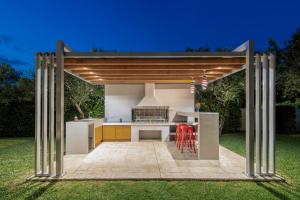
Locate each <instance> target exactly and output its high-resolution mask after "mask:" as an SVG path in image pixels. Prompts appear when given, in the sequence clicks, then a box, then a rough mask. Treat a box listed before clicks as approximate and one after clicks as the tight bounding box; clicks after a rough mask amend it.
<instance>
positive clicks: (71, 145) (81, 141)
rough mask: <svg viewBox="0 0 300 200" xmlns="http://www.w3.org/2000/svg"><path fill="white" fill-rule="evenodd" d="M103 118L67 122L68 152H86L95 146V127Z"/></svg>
mask: <svg viewBox="0 0 300 200" xmlns="http://www.w3.org/2000/svg"><path fill="white" fill-rule="evenodd" d="M102 122H103V120H102V119H82V120H77V121H70V122H66V154H86V153H88V152H90V151H91V150H92V149H93V148H95V128H96V127H97V126H100V125H101V123H102Z"/></svg>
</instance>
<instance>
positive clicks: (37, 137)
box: [35, 54, 42, 176]
mask: <svg viewBox="0 0 300 200" xmlns="http://www.w3.org/2000/svg"><path fill="white" fill-rule="evenodd" d="M35 64H36V70H35V175H36V176H38V175H40V174H41V154H40V152H41V97H42V96H41V58H40V54H37V55H36V63H35Z"/></svg>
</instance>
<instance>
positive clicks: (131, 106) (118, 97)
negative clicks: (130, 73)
mask: <svg viewBox="0 0 300 200" xmlns="http://www.w3.org/2000/svg"><path fill="white" fill-rule="evenodd" d="M207 116H210V118H211V117H212V119H210V118H209V117H208V118H207ZM199 120H200V121H199ZM199 122H200V123H201V122H202V123H201V126H199ZM179 124H186V125H188V126H190V127H191V132H192V133H193V135H194V138H193V140H194V141H193V143H192V144H194V152H193V151H189V150H190V149H189V148H188V147H189V146H188V145H185V144H182V146H180V145H181V144H177V143H180V141H179V139H178V137H180V136H178V132H179V130H178V125H179ZM215 124H218V114H217V113H215V114H214V113H198V112H194V94H193V93H191V91H190V85H189V84H155V83H145V84H107V85H105V118H104V119H92V118H90V119H83V120H78V121H72V122H67V123H66V154H86V153H89V152H91V151H92V150H93V149H95V148H96V147H97V146H98V145H101V142H122V141H131V142H139V141H143V140H157V141H161V142H171V141H172V142H173V143H174V145H175V143H176V144H177V146H178V152H180V150H182V152H183V151H185V152H187V153H191V154H195V156H196V155H197V154H196V153H198V159H206V160H218V159H219V139H218V126H214V125H215ZM198 129H199V131H201V130H202V132H201V134H199V132H198ZM200 138H201V142H200V140H199V139H200ZM183 139H184V140H187V139H186V138H183ZM205 141H206V142H205ZM184 143H186V141H184ZM200 143H203V144H201V145H202V147H203V150H202V151H201V152H200V151H199V150H200V149H201V147H200ZM207 144H208V145H207Z"/></svg>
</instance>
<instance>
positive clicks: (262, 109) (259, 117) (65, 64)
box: [35, 41, 276, 177]
mask: <svg viewBox="0 0 300 200" xmlns="http://www.w3.org/2000/svg"><path fill="white" fill-rule="evenodd" d="M275 65H276V63H275V56H274V55H272V54H269V55H267V54H263V55H259V54H257V55H255V56H254V52H253V42H252V41H247V42H246V43H244V44H242V45H241V46H240V47H238V48H236V49H235V50H234V51H232V52H174V53H140V52H139V53H123V52H79V53H78V52H73V51H72V50H71V49H70V48H69V47H68V46H66V45H65V44H64V43H63V42H62V41H58V42H57V49H56V53H38V54H37V56H36V83H35V86H36V111H35V114H36V120H35V122H36V124H35V176H46V177H47V176H51V177H53V176H58V177H59V176H62V175H63V173H64V167H63V166H64V164H63V156H64V72H68V73H70V74H72V75H74V76H76V77H78V78H80V79H82V80H84V81H87V82H89V83H91V84H115V83H116V84H120V83H124V84H134V83H146V82H154V83H194V84H199V83H201V82H202V81H203V80H204V79H205V80H207V81H208V82H209V83H210V82H213V81H216V80H218V79H221V78H224V77H226V76H228V75H231V74H233V73H235V72H238V71H241V70H244V69H245V70H246V80H245V82H246V175H247V176H255V175H264V174H267V175H274V174H275V126H274V124H275V121H274V120H275V113H274V109H275V107H274V102H275V96H274V91H275V88H274V87H275V85H274V80H275ZM255 76H256V78H255ZM255 154H256V161H255V160H254V155H255ZM255 163H256V170H255Z"/></svg>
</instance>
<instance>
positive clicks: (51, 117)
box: [48, 54, 55, 176]
mask: <svg viewBox="0 0 300 200" xmlns="http://www.w3.org/2000/svg"><path fill="white" fill-rule="evenodd" d="M53 59H54V58H53V54H51V55H49V58H48V62H49V73H50V77H49V90H50V93H49V101H50V102H49V107H50V108H49V175H50V176H53V175H54V174H53V173H54V143H55V141H54V95H55V94H54V91H55V90H54V86H55V84H54V82H55V80H54V73H55V71H54V65H53V63H54V60H53Z"/></svg>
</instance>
